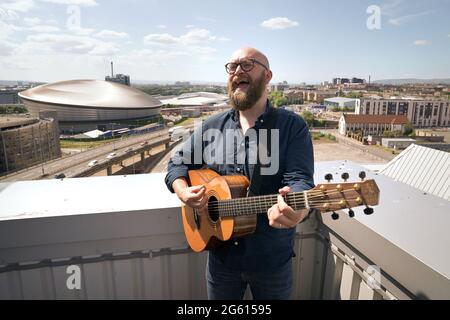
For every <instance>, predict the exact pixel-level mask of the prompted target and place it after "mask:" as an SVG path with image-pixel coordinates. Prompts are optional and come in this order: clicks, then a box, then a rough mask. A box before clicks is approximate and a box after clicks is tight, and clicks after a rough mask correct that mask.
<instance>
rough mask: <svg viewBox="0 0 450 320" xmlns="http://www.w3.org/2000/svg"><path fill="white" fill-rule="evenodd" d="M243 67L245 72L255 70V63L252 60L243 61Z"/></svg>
mask: <svg viewBox="0 0 450 320" xmlns="http://www.w3.org/2000/svg"><path fill="white" fill-rule="evenodd" d="M241 67H242V70H244V71H245V72H248V71H250V70H252V69H253V61H251V60H245V61H241Z"/></svg>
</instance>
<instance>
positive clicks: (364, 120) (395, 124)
mask: <svg viewBox="0 0 450 320" xmlns="http://www.w3.org/2000/svg"><path fill="white" fill-rule="evenodd" d="M407 122H408V119H407V118H406V116H404V115H401V116H396V115H356V114H345V113H344V114H343V115H342V116H341V118H340V119H339V133H340V134H341V135H345V136H346V135H348V134H349V133H356V132H361V133H362V135H363V136H367V135H381V134H383V133H384V132H385V131H403V127H404V125H405V124H406V123H407Z"/></svg>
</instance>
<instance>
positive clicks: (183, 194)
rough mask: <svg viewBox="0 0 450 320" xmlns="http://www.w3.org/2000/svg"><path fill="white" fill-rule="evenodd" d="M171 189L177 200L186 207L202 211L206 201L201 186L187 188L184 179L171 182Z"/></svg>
mask: <svg viewBox="0 0 450 320" xmlns="http://www.w3.org/2000/svg"><path fill="white" fill-rule="evenodd" d="M172 187H173V190H174V191H175V193H176V194H177V196H178V198H179V199H180V200H181V201H182V202H183V203H184V204H185V205H187V206H188V207H191V208H194V209H202V208H203V207H204V206H205V205H206V202H207V201H208V198H207V197H205V191H206V188H205V187H204V186H203V185H200V186H193V187H189V186H188V184H187V182H186V180H185V179H182V178H179V179H176V180H175V181H174V182H173V184H172Z"/></svg>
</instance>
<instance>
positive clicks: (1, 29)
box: [0, 20, 16, 40]
mask: <svg viewBox="0 0 450 320" xmlns="http://www.w3.org/2000/svg"><path fill="white" fill-rule="evenodd" d="M14 31H16V27H15V26H14V25H12V24H7V23H5V22H3V21H2V20H0V40H1V39H7V38H9V36H10V35H11V34H13V33H14Z"/></svg>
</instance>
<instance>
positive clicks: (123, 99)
mask: <svg viewBox="0 0 450 320" xmlns="http://www.w3.org/2000/svg"><path fill="white" fill-rule="evenodd" d="M19 97H20V99H21V100H22V101H23V103H24V104H25V106H26V108H27V109H28V112H29V113H30V114H31V115H32V116H37V115H38V114H39V112H40V111H41V110H53V111H56V112H57V114H58V120H59V122H60V128H61V129H62V130H64V131H71V130H72V131H74V132H84V131H89V130H95V129H99V130H105V129H107V128H108V127H111V124H112V123H113V122H117V121H123V120H136V119H152V118H159V116H160V111H161V105H162V103H161V101H159V100H157V99H155V98H153V97H151V96H150V95H148V94H146V93H144V92H142V91H140V90H138V89H136V88H133V87H129V86H124V85H122V84H118V83H115V82H110V81H101V80H69V81H61V82H56V83H51V84H46V85H41V86H38V87H35V88H32V89H29V90H26V91H22V92H20V93H19ZM116 128H117V125H116Z"/></svg>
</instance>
